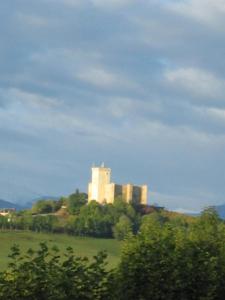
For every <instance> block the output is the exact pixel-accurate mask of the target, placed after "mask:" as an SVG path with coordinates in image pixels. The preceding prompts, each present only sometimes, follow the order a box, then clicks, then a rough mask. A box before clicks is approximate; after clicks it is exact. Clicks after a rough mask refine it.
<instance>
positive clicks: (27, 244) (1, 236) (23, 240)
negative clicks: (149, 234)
mask: <svg viewBox="0 0 225 300" xmlns="http://www.w3.org/2000/svg"><path fill="white" fill-rule="evenodd" d="M42 241H46V242H47V244H48V246H49V247H51V246H53V245H56V246H57V247H58V248H59V249H60V251H61V252H62V253H63V252H64V251H65V249H66V248H67V247H69V246H70V247H72V248H73V249H74V251H75V254H77V255H78V256H87V257H89V258H91V257H93V255H95V254H96V253H97V252H98V251H101V250H106V251H107V253H108V262H109V267H115V266H116V265H117V263H118V262H119V257H120V251H121V242H118V241H116V240H114V239H95V238H88V237H74V236H69V235H65V234H44V233H34V232H26V231H0V270H3V269H5V268H6V266H7V263H8V262H9V258H8V254H9V253H10V248H11V246H12V245H13V244H17V245H19V246H20V248H21V250H22V251H26V250H27V249H29V248H33V249H37V248H38V245H39V243H40V242H42Z"/></svg>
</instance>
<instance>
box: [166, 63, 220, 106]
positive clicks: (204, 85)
mask: <svg viewBox="0 0 225 300" xmlns="http://www.w3.org/2000/svg"><path fill="white" fill-rule="evenodd" d="M164 75H165V78H166V80H167V82H168V83H169V84H171V85H172V86H173V87H174V88H175V89H181V90H182V89H183V90H185V91H186V92H189V93H191V94H193V95H194V96H199V97H205V98H207V99H208V98H212V99H217V100H219V99H225V98H224V93H225V80H224V79H221V78H218V77H216V76H215V75H214V74H212V73H210V72H208V71H205V70H201V69H197V68H180V69H175V70H167V71H166V72H165V74H164Z"/></svg>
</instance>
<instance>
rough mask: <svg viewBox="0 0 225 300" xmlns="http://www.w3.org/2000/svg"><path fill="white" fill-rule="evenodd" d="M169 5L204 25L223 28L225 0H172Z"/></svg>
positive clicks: (177, 11)
mask: <svg viewBox="0 0 225 300" xmlns="http://www.w3.org/2000/svg"><path fill="white" fill-rule="evenodd" d="M168 7H169V8H170V9H172V10H173V11H174V12H176V13H178V14H181V15H183V16H186V17H190V18H192V19H194V20H196V21H197V22H200V23H202V24H203V25H204V24H205V25H209V26H212V27H215V28H216V29H217V30H218V29H220V30H223V28H222V27H221V28H220V26H221V25H224V16H225V1H224V0H217V1H214V0H187V1H172V2H171V3H169V4H168Z"/></svg>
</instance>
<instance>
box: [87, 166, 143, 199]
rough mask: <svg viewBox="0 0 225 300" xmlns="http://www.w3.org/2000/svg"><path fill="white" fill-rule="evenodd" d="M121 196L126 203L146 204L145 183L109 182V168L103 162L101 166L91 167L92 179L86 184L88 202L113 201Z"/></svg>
mask: <svg viewBox="0 0 225 300" xmlns="http://www.w3.org/2000/svg"><path fill="white" fill-rule="evenodd" d="M118 196H121V197H122V198H123V199H124V200H125V201H126V202H127V203H131V202H132V203H137V204H147V198H148V187H147V185H142V186H136V185H133V184H126V185H120V184H115V183H112V182H111V169H110V168H106V167H105V166H104V164H102V165H101V167H92V181H91V182H90V183H89V185H88V202H90V201H92V200H96V201H97V202H99V203H101V204H103V203H113V202H114V199H115V198H116V197H118Z"/></svg>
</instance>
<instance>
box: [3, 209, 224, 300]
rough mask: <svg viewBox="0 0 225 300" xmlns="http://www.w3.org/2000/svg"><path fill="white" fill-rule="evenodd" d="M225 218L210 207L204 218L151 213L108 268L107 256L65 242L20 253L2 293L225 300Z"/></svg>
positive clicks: (32, 297) (68, 298) (34, 298)
mask: <svg viewBox="0 0 225 300" xmlns="http://www.w3.org/2000/svg"><path fill="white" fill-rule="evenodd" d="M224 241H225V225H224V222H223V221H222V220H220V219H219V217H218V215H217V213H216V212H215V211H214V210H213V209H207V210H205V211H204V212H203V213H202V215H201V216H200V217H196V218H194V219H187V218H186V217H184V216H182V215H180V216H178V215H175V214H174V215H169V216H168V215H165V213H164V212H161V213H152V214H149V215H147V216H145V217H144V218H143V220H142V225H141V226H140V230H139V232H138V234H136V235H130V236H128V237H127V238H126V240H125V242H124V246H123V251H122V256H121V261H120V263H119V265H118V267H117V268H115V269H114V270H108V268H107V265H106V255H105V254H104V253H100V254H99V255H97V256H95V257H94V258H93V261H88V259H86V258H80V257H76V256H75V255H74V253H73V251H72V249H68V251H67V253H65V255H64V256H62V257H60V256H59V253H58V251H57V249H52V250H49V249H48V247H47V246H46V245H45V244H41V246H40V249H38V250H36V251H33V250H29V251H28V252H27V253H26V254H25V255H21V253H20V251H19V249H18V247H14V248H13V249H12V253H11V259H12V262H11V263H10V264H9V266H8V269H7V270H6V271H5V272H2V273H0V299H8V300H14V299H18V300H26V299H27V300H28V299H29V300H39V299H43V300H47V299H48V300H49V299H54V300H76V299H79V300H91V299H97V300H103V299H104V300H107V299H108V300H115V299H116V300H130V299H135V300H175V299H179V300H190V299H194V300H223V299H224V295H225V243H224Z"/></svg>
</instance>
